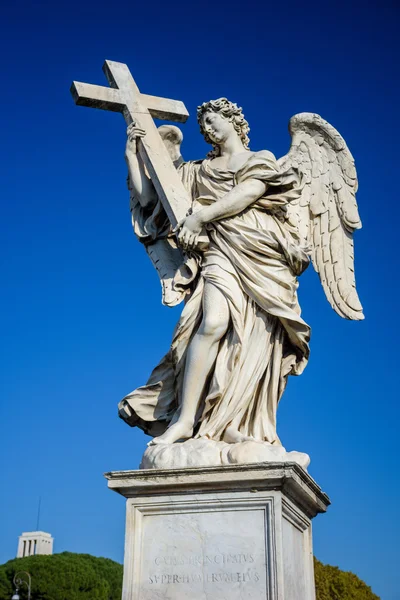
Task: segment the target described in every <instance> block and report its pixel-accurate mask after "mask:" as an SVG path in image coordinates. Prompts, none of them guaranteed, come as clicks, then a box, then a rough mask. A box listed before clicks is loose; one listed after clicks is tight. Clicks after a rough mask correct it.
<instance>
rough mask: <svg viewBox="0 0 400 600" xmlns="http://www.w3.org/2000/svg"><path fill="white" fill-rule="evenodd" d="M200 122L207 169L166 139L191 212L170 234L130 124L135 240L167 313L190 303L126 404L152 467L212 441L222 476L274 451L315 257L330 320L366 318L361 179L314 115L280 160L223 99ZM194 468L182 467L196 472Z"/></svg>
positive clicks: (296, 366) (304, 352)
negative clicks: (357, 236)
mask: <svg viewBox="0 0 400 600" xmlns="http://www.w3.org/2000/svg"><path fill="white" fill-rule="evenodd" d="M197 119H198V123H199V126H200V131H201V133H202V135H203V136H204V139H205V140H206V142H207V143H209V144H211V146H212V150H211V152H209V154H208V155H207V157H206V158H205V159H204V160H195V161H189V162H185V161H184V160H183V159H182V156H181V154H180V143H181V141H182V134H181V132H180V130H179V129H178V128H177V127H175V126H168V125H163V126H162V127H160V128H159V131H160V135H161V136H162V138H163V140H164V143H165V144H166V146H167V148H168V149H169V151H170V154H171V157H172V159H173V161H174V164H175V166H176V168H177V169H178V172H179V174H180V177H181V179H182V182H183V184H184V186H185V188H186V190H187V191H188V193H189V195H190V198H191V201H192V205H191V210H190V211H189V214H188V215H187V216H186V218H184V219H183V220H181V221H180V222H179V223H178V225H177V227H175V229H172V226H171V224H170V222H169V220H168V218H167V216H166V213H165V212H164V209H163V208H162V205H161V203H160V200H159V198H158V196H157V193H156V191H155V188H154V187H153V184H152V181H151V179H150V177H149V175H148V172H147V170H146V167H145V165H144V164H143V162H142V161H141V160H140V156H139V154H138V152H137V149H138V144H140V143H141V138H143V136H145V135H146V131H144V130H143V129H140V128H139V127H138V126H136V124H135V123H132V124H131V125H130V126H129V127H128V131H127V136H128V137H127V144H126V160H127V164H128V170H129V177H128V183H129V188H130V193H131V214H132V222H133V227H134V231H135V234H136V235H137V237H138V238H139V240H140V241H142V242H143V243H144V244H145V246H146V249H147V251H148V253H149V254H150V256H151V258H152V260H153V262H154V264H155V265H156V266H157V265H158V266H157V268H158V270H159V273H160V277H161V280H162V284H163V299H164V303H165V304H170V305H174V304H177V303H178V302H180V301H181V300H185V304H184V308H183V311H182V314H181V317H180V319H179V322H178V324H177V326H176V329H175V332H174V335H173V339H172V344H171V347H170V350H169V352H168V353H167V354H166V355H165V356H164V358H162V360H161V362H160V363H159V364H158V365H157V366H156V367H155V369H154V371H153V372H152V374H151V375H150V378H149V380H148V382H147V384H146V385H144V386H142V387H139V388H138V389H136V390H134V391H133V392H131V393H130V394H128V395H127V396H126V397H125V398H124V399H123V400H122V401H121V402H120V404H119V414H120V416H121V417H122V418H123V419H124V420H125V421H126V422H127V423H128V424H129V425H131V426H138V427H140V428H141V429H142V430H143V431H144V432H145V433H147V434H148V435H150V436H153V439H152V441H151V442H150V443H149V448H148V449H147V450H146V453H147V454H148V456H151V457H152V459H151V460H152V461H153V462H151V460H150V459H149V460H148V461H147V463H146V465H147V466H149V465H150V466H154V465H158V466H160V465H164V464H165V458H164V459H163V458H162V456H163V453H164V457H165V451H166V449H167V448H168V449H169V452H170V451H171V448H175V449H177V451H179V452H180V453H181V454H182V448H183V447H184V446H185V443H186V444H189V442H187V441H186V442H185V440H190V441H192V442H196V441H197V443H198V444H200V446H199V447H201V448H205V447H206V445H207V444H210V443H211V442H212V443H213V444H214V446H213V447H214V448H216V449H217V450H218V456H220V457H221V456H222V458H221V461H222V464H225V463H229V462H257V461H258V460H264V458H263V456H264V455H263V454H260V452H259V450H260V448H261V447H262V448H270V449H271V448H273V449H274V448H275V449H278V453H279V449H282V445H281V442H280V440H279V437H278V434H277V431H276V413H277V407H278V403H279V401H280V399H281V397H282V394H283V392H284V390H285V387H286V383H287V378H288V375H300V374H301V373H302V371H303V369H304V368H305V366H306V364H307V361H308V357H309V339H310V327H309V326H308V325H307V323H305V321H304V320H303V319H302V318H301V316H300V306H299V303H298V299H297V287H298V281H297V278H298V276H299V275H301V273H303V271H304V270H305V269H306V268H307V266H308V264H309V261H310V259H311V261H312V263H313V265H314V268H315V269H316V271H317V272H318V274H319V276H320V280H321V283H322V287H323V289H324V291H325V294H326V297H327V298H328V301H329V302H330V304H331V306H332V308H333V309H334V310H335V311H336V312H337V313H338V314H339V315H340V316H342V317H344V318H347V319H354V320H360V319H363V313H362V307H361V304H360V301H359V299H358V296H357V292H356V287H355V279H354V255H353V233H354V230H355V229H359V228H360V227H361V222H360V218H359V215H358V210H357V203H356V199H355V193H356V191H357V177H356V171H355V167H354V160H353V157H352V155H351V153H350V151H349V150H348V148H347V146H346V143H345V142H344V140H343V138H342V137H341V136H340V134H339V133H338V132H337V131H336V130H335V129H334V127H332V126H331V125H330V124H329V123H327V122H326V121H324V120H323V119H322V118H321V117H320V116H318V115H316V114H312V113H301V114H297V115H295V116H294V117H292V119H291V120H290V124H289V130H290V133H291V136H292V144H291V147H290V150H289V152H288V154H287V155H286V156H284V157H283V158H280V159H279V160H276V159H275V157H274V155H273V154H272V153H271V152H269V151H268V150H262V151H260V152H253V151H251V150H250V148H249V137H248V133H249V125H248V123H247V121H246V119H245V118H244V115H243V112H242V109H241V108H240V107H238V106H237V105H236V104H235V103H233V102H230V101H229V100H227V99H226V98H219V99H218V100H211V101H210V102H205V103H204V104H202V105H201V106H200V107H199V108H198V110H197ZM160 265H161V266H160ZM177 442H179V443H177ZM187 447H188V448H189V446H187ZM238 447H241V448H247V449H248V451H246V455H245V456H244V455H240V452H239V454H238V452H237V451H235V450H234V449H235V448H236V449H237V448H238ZM190 448H191V449H192V450H193V449H194V448H195V446H194V445H193V444H192V445H190ZM250 450H251V452H250ZM283 450H284V449H283ZM249 452H250V454H251V456H250V454H249ZM146 453H145V456H146ZM181 454H180V455H179V456H181ZM157 456H158V462H157V460H156V457H157ZM193 456H194V455H193V454H192V453H191V452H188V457H189V458H186V459H185V460H186V463H185V465H189V466H190V465H194V464H196V463H195V462H193V461H195V459H194V458H193ZM260 457H261V458H260ZM163 460H164V462H163ZM204 460H206V459H204ZM210 460H211V463H212V461H213V460H214V459H210ZM149 461H150V462H149ZM191 461H192V462H191ZM178 462H179V461H178ZM211 463H208V464H211ZM174 464H175V465H176V464H177V463H176V462H175V463H174ZM179 464H181V463H179ZM201 464H204V463H201Z"/></svg>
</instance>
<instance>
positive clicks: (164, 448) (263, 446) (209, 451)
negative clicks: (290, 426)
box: [140, 438, 310, 469]
mask: <svg viewBox="0 0 400 600" xmlns="http://www.w3.org/2000/svg"><path fill="white" fill-rule="evenodd" d="M265 462H296V463H297V464H299V465H300V466H301V467H303V468H304V469H307V467H308V465H309V464H310V457H309V456H308V454H305V453H303V452H286V450H285V448H283V446H278V445H271V444H267V443H265V442H256V441H254V442H252V441H247V442H238V443H236V444H228V443H226V442H215V441H213V440H208V439H206V438H199V439H191V440H187V441H186V442H180V443H175V444H158V445H154V446H149V447H148V448H147V450H146V451H145V453H144V455H143V458H142V463H141V465H140V468H141V469H168V468H172V469H185V468H188V467H189V468H190V467H203V466H207V467H217V466H222V465H245V464H251V463H265Z"/></svg>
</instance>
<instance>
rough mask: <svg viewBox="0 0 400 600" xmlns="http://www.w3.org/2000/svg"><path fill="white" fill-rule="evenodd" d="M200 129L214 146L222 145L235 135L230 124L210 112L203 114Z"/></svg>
mask: <svg viewBox="0 0 400 600" xmlns="http://www.w3.org/2000/svg"><path fill="white" fill-rule="evenodd" d="M202 127H203V131H204V133H206V134H207V136H208V137H209V138H210V140H211V141H212V142H213V143H214V144H222V143H223V142H225V141H226V140H227V139H228V138H229V137H230V136H231V135H232V134H235V129H234V127H233V124H232V122H231V121H229V119H226V118H225V117H223V116H222V115H221V114H220V113H217V112H214V111H212V110H210V111H207V112H205V113H204V115H203V121H202Z"/></svg>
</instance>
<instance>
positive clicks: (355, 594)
mask: <svg viewBox="0 0 400 600" xmlns="http://www.w3.org/2000/svg"><path fill="white" fill-rule="evenodd" d="M314 572H315V587H316V591H317V600H379V597H378V596H376V595H375V594H374V593H373V592H372V590H371V588H370V587H368V585H366V584H365V583H364V582H363V581H361V579H359V578H358V577H357V575H354V573H350V572H347V571H341V570H340V569H339V568H338V567H331V565H323V564H322V563H321V562H319V560H317V559H316V558H314Z"/></svg>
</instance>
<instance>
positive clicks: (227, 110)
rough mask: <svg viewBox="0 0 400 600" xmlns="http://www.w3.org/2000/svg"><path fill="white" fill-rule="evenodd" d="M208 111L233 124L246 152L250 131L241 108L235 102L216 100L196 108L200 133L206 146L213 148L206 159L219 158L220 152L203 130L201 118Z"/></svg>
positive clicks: (222, 99) (223, 99) (224, 99)
mask: <svg viewBox="0 0 400 600" xmlns="http://www.w3.org/2000/svg"><path fill="white" fill-rule="evenodd" d="M209 111H213V112H215V113H220V114H221V115H222V116H223V117H225V119H228V120H229V121H230V122H231V123H232V124H233V127H234V129H235V131H236V133H237V134H238V135H239V137H240V139H241V141H242V144H243V147H244V148H245V149H246V150H248V149H249V143H250V139H249V136H248V135H247V134H248V132H249V131H250V127H249V124H248V122H247V121H246V119H245V118H244V115H243V110H242V108H241V107H240V106H238V105H237V104H235V102H230V101H229V100H228V99H227V98H218V100H210V101H209V102H203V104H202V105H201V106H198V107H197V122H198V124H199V125H200V131H201V133H202V135H203V137H204V139H205V141H206V142H207V144H211V145H212V147H213V149H212V150H211V152H209V153H208V154H207V157H208V158H214V157H216V156H219V152H220V151H219V147H218V145H217V144H214V143H213V142H212V140H211V139H210V138H209V137H208V135H207V133H206V132H205V131H204V128H203V116H204V114H205V113H206V112H209Z"/></svg>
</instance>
